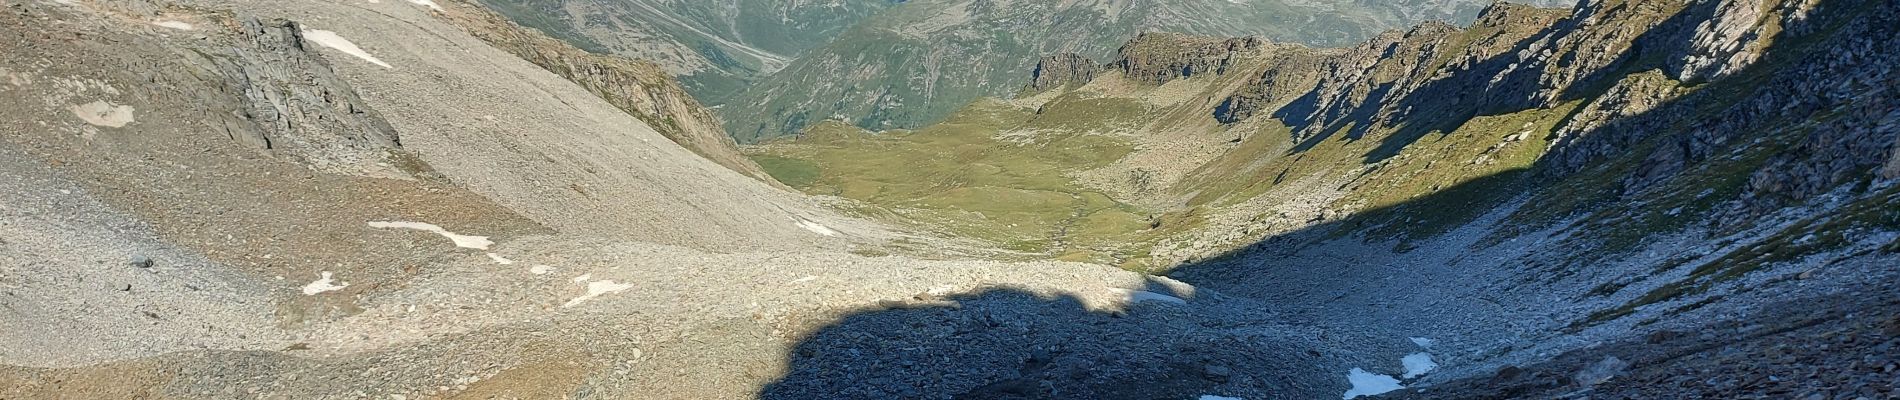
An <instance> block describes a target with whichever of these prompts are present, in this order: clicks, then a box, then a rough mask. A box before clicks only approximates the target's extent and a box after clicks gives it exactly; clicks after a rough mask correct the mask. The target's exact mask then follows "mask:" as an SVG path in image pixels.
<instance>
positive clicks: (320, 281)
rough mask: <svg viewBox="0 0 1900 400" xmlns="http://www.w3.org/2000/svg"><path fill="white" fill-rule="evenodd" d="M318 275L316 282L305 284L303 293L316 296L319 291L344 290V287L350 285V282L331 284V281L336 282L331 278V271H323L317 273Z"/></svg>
mask: <svg viewBox="0 0 1900 400" xmlns="http://www.w3.org/2000/svg"><path fill="white" fill-rule="evenodd" d="M317 276H318V278H317V281H316V282H310V284H308V285H303V294H304V295H305V296H315V295H317V293H323V292H330V291H337V290H343V288H346V287H350V283H349V282H336V284H331V283H330V282H334V280H332V279H331V275H330V271H323V273H321V274H317Z"/></svg>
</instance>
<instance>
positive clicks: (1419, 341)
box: [1408, 337, 1438, 349]
mask: <svg viewBox="0 0 1900 400" xmlns="http://www.w3.org/2000/svg"><path fill="white" fill-rule="evenodd" d="M1408 339H1412V344H1416V345H1418V348H1421V349H1430V348H1432V345H1434V344H1438V341H1436V340H1431V339H1427V338H1422V337H1415V338H1408Z"/></svg>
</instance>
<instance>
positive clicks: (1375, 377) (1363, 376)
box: [1345, 368, 1405, 400]
mask: <svg viewBox="0 0 1900 400" xmlns="http://www.w3.org/2000/svg"><path fill="white" fill-rule="evenodd" d="M1346 381H1347V382H1352V389H1351V390H1347V391H1346V396H1345V398H1346V400H1352V399H1353V398H1357V397H1359V396H1373V395H1378V394H1384V393H1385V392H1390V391H1394V390H1399V389H1404V388H1405V386H1401V385H1399V380H1398V379H1397V378H1393V377H1392V376H1390V375H1379V374H1374V373H1371V372H1366V370H1363V369H1358V368H1353V369H1352V371H1351V372H1347V373H1346Z"/></svg>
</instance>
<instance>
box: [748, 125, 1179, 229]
mask: <svg viewBox="0 0 1900 400" xmlns="http://www.w3.org/2000/svg"><path fill="white" fill-rule="evenodd" d="M1143 110H1144V109H1143V107H1142V106H1141V105H1140V104H1139V103H1137V102H1135V101H1134V100H1128V99H1112V98H1080V97H1072V98H1059V99H1057V100H1055V101H1052V102H1050V103H1049V104H1047V105H1045V106H1044V107H1043V108H1042V109H1041V110H1032V109H1027V108H1021V107H1017V106H1014V105H1010V104H1008V103H1003V102H996V101H982V102H978V103H974V104H972V105H970V106H969V107H966V108H964V109H963V110H962V111H960V112H958V113H957V114H956V115H954V116H952V117H951V118H950V119H949V120H947V121H945V122H943V123H940V124H936V125H932V126H929V127H926V128H923V129H919V130H916V131H886V132H870V131H865V130H863V129H859V128H857V127H855V126H851V125H847V124H843V123H839V122H825V123H820V124H818V125H815V126H813V127H812V128H811V129H810V130H808V132H807V134H806V135H804V136H802V137H799V138H796V139H791V140H779V141H773V142H770V143H766V144H764V145H761V146H758V147H757V148H756V149H755V154H753V155H751V157H752V158H753V159H754V160H756V161H758V162H759V164H760V165H761V166H762V167H764V168H765V169H766V172H767V173H769V174H771V175H772V176H773V177H775V178H778V179H780V180H781V181H783V182H786V183H787V185H790V186H792V187H794V188H797V189H799V190H801V191H805V192H807V193H812V194H823V195H835V196H841V197H846V198H851V199H855V200H859V201H862V202H864V203H865V204H869V205H872V206H874V207H877V208H880V209H883V210H888V212H883V213H876V214H875V215H879V216H884V217H887V218H892V219H897V220H900V221H901V222H907V223H912V224H914V225H917V226H922V227H927V228H932V229H937V230H939V231H940V232H942V233H945V234H950V235H955V236H961V237H968V238H975V239H980V240H985V241H990V242H993V243H996V244H997V245H998V246H1000V247H1003V248H1007V249H1012V250H1016V251H1021V252H1027V253H1036V254H1041V255H1043V257H1046V258H1054V259H1063V260H1072V261H1092V262H1106V263H1122V262H1126V261H1128V260H1131V259H1137V258H1141V257H1143V256H1145V254H1146V249H1145V248H1144V247H1145V246H1146V245H1147V243H1149V242H1151V241H1152V240H1153V239H1154V238H1156V237H1158V235H1159V234H1160V232H1163V231H1169V232H1172V231H1175V230H1162V229H1151V228H1150V226H1151V224H1150V219H1149V215H1152V213H1149V212H1146V211H1143V210H1141V209H1139V208H1137V207H1134V206H1131V205H1128V204H1124V203H1121V202H1118V201H1116V200H1114V199H1112V198H1110V197H1109V196H1107V195H1104V194H1102V193H1099V192H1095V191H1093V190H1090V189H1088V188H1086V187H1084V186H1082V185H1080V184H1077V183H1076V182H1074V178H1072V177H1071V176H1072V175H1073V174H1075V173H1077V172H1081V171H1086V170H1090V169H1095V168H1100V167H1103V166H1106V165H1108V164H1109V163H1112V162H1114V161H1116V160H1119V159H1121V158H1122V157H1125V156H1127V155H1128V153H1129V152H1131V151H1133V147H1132V145H1131V144H1130V143H1129V141H1128V140H1127V139H1126V138H1123V137H1120V136H1114V135H1107V134H1102V133H1101V132H1103V131H1110V130H1115V129H1125V128H1126V127H1127V126H1130V125H1133V124H1137V123H1140V122H1141V119H1140V118H1139V115H1140V113H1142V112H1143ZM1038 111H1040V112H1038ZM1183 224H1184V225H1185V223H1183ZM1181 229H1185V227H1183V228H1181Z"/></svg>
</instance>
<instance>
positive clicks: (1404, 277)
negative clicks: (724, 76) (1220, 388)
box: [753, 0, 1900, 398]
mask: <svg viewBox="0 0 1900 400" xmlns="http://www.w3.org/2000/svg"><path fill="white" fill-rule="evenodd" d="M1896 27H1900V5H1896V3H1894V2H1888V1H1863V0H1825V1H1806V0H1787V1H1750V0H1700V1H1692V2H1686V3H1683V2H1674V1H1649V0H1606V1H1593V2H1586V3H1583V4H1579V5H1578V6H1577V7H1576V8H1574V9H1569V10H1561V9H1539V8H1534V7H1528V6H1522V5H1514V4H1508V3H1500V4H1497V5H1493V6H1491V7H1489V8H1487V9H1486V10H1485V11H1484V12H1483V13H1481V14H1480V15H1479V16H1477V18H1476V19H1475V22H1474V23H1473V24H1472V25H1471V26H1469V27H1464V28H1460V27H1456V26H1452V25H1448V24H1442V23H1427V24H1423V25H1420V26H1418V27H1415V28H1413V29H1410V30H1407V31H1403V32H1388V33H1385V34H1380V35H1377V36H1375V37H1373V38H1372V39H1371V40H1368V41H1366V42H1364V43H1362V44H1359V45H1357V46H1353V47H1348V48H1342V49H1313V48H1308V47H1305V46H1298V45H1291V44H1283V43H1274V42H1267V41H1260V40H1257V39H1224V38H1212V37H1196V36H1186V35H1143V36H1140V37H1138V38H1136V39H1134V40H1132V41H1131V42H1129V43H1127V44H1125V45H1123V46H1122V47H1121V48H1120V51H1119V52H1118V54H1117V55H1116V56H1115V57H1113V58H1112V59H1110V60H1109V61H1108V62H1105V63H1096V62H1092V61H1089V59H1091V58H1094V57H1089V56H1086V55H1073V54H1070V55H1051V56H1048V57H1044V58H1042V59H1041V62H1040V65H1038V66H1036V67H1033V68H1024V69H1023V71H1025V72H1029V74H1027V75H1029V78H1028V79H1025V81H1026V83H1027V85H1026V88H1025V94H1026V96H1024V97H1022V98H1019V99H1015V100H989V101H980V102H977V103H975V104H972V105H970V106H968V107H966V108H964V109H962V110H961V111H959V112H958V113H957V114H955V115H954V116H952V117H950V118H949V119H948V120H947V121H946V122H945V123H942V124H938V125H933V126H929V127H925V128H922V129H918V130H916V131H907V130H891V131H884V132H877V133H871V132H868V131H864V130H862V129H859V128H856V127H851V126H845V125H841V124H825V125H820V127H819V128H817V129H814V130H813V133H812V134H809V135H807V136H806V137H802V138H798V139H796V140H782V141H776V142H770V143H767V144H766V145H764V146H760V147H757V148H754V149H753V151H754V152H755V153H756V154H755V158H757V159H760V160H771V161H772V162H771V163H769V164H767V165H766V166H767V170H768V172H769V173H772V174H773V175H774V176H786V175H792V174H789V173H790V172H798V174H796V175H797V176H800V177H801V178H802V179H799V180H798V182H796V183H793V184H792V185H793V186H795V187H798V188H801V189H802V190H805V191H807V192H810V193H814V194H828V195H837V196H842V197H846V198H850V199H855V200H858V201H859V203H857V207H859V208H858V212H859V213H860V214H863V215H872V216H881V217H883V218H886V219H890V220H895V221H906V222H909V223H915V224H922V225H926V226H935V227H941V229H942V230H943V231H944V232H947V233H951V234H958V235H965V236H970V237H977V238H982V239H986V240H990V241H994V242H998V243H999V244H1002V245H1005V246H1009V247H1011V248H1015V249H1018V250H1022V251H1024V252H1026V253H1028V254H1029V255H1028V256H1031V257H1055V258H1063V259H1074V260H1090V261H1095V262H1104V263H1114V264H1119V265H1122V266H1124V267H1127V268H1139V269H1149V270H1155V271H1170V272H1169V273H1170V276H1172V277H1175V278H1177V279H1181V280H1183V281H1184V282H1188V283H1190V284H1195V285H1199V286H1201V287H1204V288H1208V289H1210V290H1215V291H1219V292H1220V293H1222V294H1225V295H1232V296H1241V297H1249V298H1254V299H1259V300H1264V302H1265V303H1266V304H1275V305H1277V306H1278V307H1279V309H1280V310H1282V311H1284V312H1285V313H1286V315H1287V316H1288V317H1289V318H1292V319H1295V320H1302V321H1335V322H1336V321H1359V323H1360V324H1380V325H1383V326H1387V327H1392V328H1395V329H1397V330H1398V331H1401V332H1411V333H1407V334H1408V335H1409V334H1416V335H1418V336H1420V337H1437V338H1440V339H1450V340H1452V341H1455V342H1456V344H1446V345H1441V347H1438V348H1431V349H1430V350H1432V351H1431V352H1432V353H1433V356H1435V357H1437V359H1438V360H1439V363H1440V364H1441V365H1444V366H1445V367H1446V368H1445V370H1444V371H1443V372H1442V375H1438V376H1436V377H1431V376H1428V377H1427V378H1424V380H1420V381H1413V380H1412V379H1411V378H1409V377H1408V378H1407V380H1406V381H1407V383H1408V384H1419V383H1423V384H1432V383H1442V382H1447V381H1450V380H1453V379H1456V378H1479V379H1477V380H1475V381H1471V382H1467V384H1461V386H1458V387H1459V388H1460V389H1458V390H1457V391H1448V392H1444V393H1439V394H1431V395H1425V396H1423V397H1447V398H1467V397H1485V398H1493V397H1495V398H1518V397H1547V396H1555V395H1557V394H1560V393H1565V392H1571V391H1578V390H1588V388H1589V386H1590V385H1593V384H1596V383H1600V382H1601V381H1600V380H1597V379H1588V378H1584V377H1576V378H1574V379H1572V378H1571V377H1573V376H1585V375H1572V374H1575V373H1579V372H1578V371H1576V370H1574V369H1570V370H1566V368H1588V367H1591V366H1592V365H1593V364H1600V363H1598V362H1599V361H1603V360H1605V359H1606V356H1608V357H1607V358H1614V357H1623V358H1624V360H1627V361H1630V362H1634V363H1637V364H1635V366H1634V367H1629V368H1635V369H1646V370H1642V371H1643V372H1642V374H1644V376H1648V377H1655V379H1658V380H1674V381H1680V382H1682V386H1680V387H1683V388H1688V387H1692V386H1693V387H1695V389H1682V390H1694V391H1686V392H1679V393H1678V392H1671V391H1670V390H1674V389H1665V390H1660V391H1649V392H1638V390H1641V389H1642V388H1643V385H1641V384H1640V383H1632V384H1625V385H1623V386H1620V387H1615V388H1616V390H1618V393H1648V394H1647V395H1637V394H1632V396H1634V397H1654V396H1661V397H1673V396H1690V397H1694V396H1718V397H1733V395H1734V394H1735V393H1738V392H1746V393H1756V394H1762V393H1786V392H1776V391H1775V390H1788V391H1790V392H1794V393H1801V392H1800V391H1806V390H1818V389H1816V388H1819V387H1821V385H1822V384H1811V383H1810V382H1802V383H1798V384H1789V385H1786V386H1783V387H1781V389H1775V388H1766V387H1761V386H1750V384H1748V383H1747V382H1748V380H1749V379H1750V375H1747V374H1750V373H1752V372H1751V371H1756V369H1754V368H1760V369H1759V370H1761V371H1774V370H1778V368H1797V369H1798V368H1800V365H1801V364H1800V363H1801V362H1802V361H1792V360H1793V358H1775V359H1776V360H1781V361H1760V363H1762V364H1761V365H1759V366H1754V365H1755V364H1749V365H1751V366H1750V367H1748V368H1731V369H1725V370H1722V371H1706V370H1705V371H1701V372H1699V373H1700V374H1703V375H1696V374H1697V372H1693V371H1683V370H1669V369H1664V368H1677V367H1679V366H1680V365H1681V364H1673V363H1665V361H1667V360H1671V359H1674V358H1676V357H1680V356H1681V355H1683V354H1690V353H1693V354H1698V355H1699V356H1698V357H1706V359H1705V360H1723V359H1727V360H1730V361H1731V362H1753V361H1754V360H1744V359H1740V358H1729V357H1742V356H1737V354H1744V353H1742V352H1739V351H1732V350H1733V349H1737V347H1731V346H1746V344H1744V343H1760V342H1784V343H1786V342H1792V343H1814V341H1815V340H1825V341H1831V340H1833V339H1817V338H1813V337H1805V336H1799V337H1797V336H1789V335H1796V334H1797V333H1795V332H1808V333H1799V334H1800V335H1809V334H1818V333H1813V332H1816V330H1814V329H1806V328H1805V327H1811V326H1816V325H1814V324H1820V326H1824V327H1827V328H1816V329H1819V330H1821V331H1840V332H1872V331H1871V330H1868V329H1872V330H1878V329H1879V328H1877V327H1875V328H1868V327H1867V326H1863V325H1861V324H1858V322H1852V321H1848V320H1840V319H1839V318H1840V316H1841V315H1853V314H1852V313H1854V312H1855V309H1856V307H1872V308H1874V309H1877V310H1881V311H1875V313H1876V315H1887V314H1885V313H1888V312H1889V310H1892V309H1893V307H1894V306H1895V304H1896V303H1897V302H1900V301H1896V299H1895V297H1894V293H1893V292H1892V291H1891V290H1887V289H1886V288H1888V287H1889V286H1890V285H1887V284H1886V283H1885V282H1887V281H1889V280H1891V279H1893V278H1894V277H1895V276H1896V275H1897V274H1900V271H1896V270H1894V269H1893V268H1892V267H1891V266H1892V265H1895V264H1894V263H1895V262H1896V259H1900V255H1896V254H1895V251H1896V249H1900V208H1896V207H1894V204H1895V203H1894V201H1895V200H1896V199H1897V197H1896V196H1900V187H1896V186H1895V183H1896V181H1895V179H1894V178H1895V176H1894V174H1893V172H1892V169H1891V167H1890V165H1891V163H1892V159H1893V157H1895V155H1894V154H1893V152H1894V151H1895V150H1894V149H1895V146H1896V144H1897V143H1896V137H1897V136H1900V104H1896V101H1897V99H1900V91H1897V90H1900V75H1896V71H1895V69H1896V68H1900V59H1895V58H1894V56H1893V54H1892V53H1891V52H1885V51H1881V50H1879V49H1883V48H1890V47H1892V46H1895V45H1900V32H1896ZM937 149H948V150H943V151H941V152H940V153H933V152H932V151H933V150H937ZM866 154H879V156H863V155H866ZM883 154H892V156H891V157H892V158H894V159H896V160H902V162H888V161H891V160H886V159H885V158H884V157H883V156H882V155H883ZM781 180H784V179H781ZM1839 297H1847V298H1853V299H1857V300H1855V301H1856V302H1855V303H1854V304H1862V305H1858V306H1852V305H1844V306H1840V307H1826V308H1823V309H1819V310H1816V309H1812V308H1810V309H1802V308H1801V307H1800V305H1801V304H1814V303H1811V302H1813V301H1819V300H1815V299H1824V298H1839ZM1843 304H1846V303H1843ZM1343 305H1353V306H1343ZM1748 310H1775V311H1773V312H1774V313H1782V314H1765V315H1755V314H1752V311H1748ZM1738 313H1739V314H1744V315H1748V316H1746V317H1739V318H1741V319H1739V320H1737V319H1736V318H1738V317H1736V315H1738ZM1784 314H1785V315H1786V316H1787V317H1788V318H1789V321H1803V322H1800V323H1799V324H1802V325H1780V324H1765V325H1764V324H1758V323H1756V320H1754V319H1752V318H1760V319H1773V318H1775V317H1773V316H1772V315H1784ZM1879 318H1886V317H1879ZM1315 323H1321V322H1315ZM1791 323H1792V322H1791ZM1849 324H1852V325H1851V326H1850V325H1849ZM1874 325H1878V323H1876V324H1874ZM1500 327H1508V328H1500ZM1837 328H1838V329H1837ZM1700 329H1707V330H1708V331H1710V332H1714V331H1720V332H1728V334H1730V335H1733V336H1731V337H1729V338H1715V337H1708V336H1702V337H1699V338H1690V339H1683V340H1675V339H1670V338H1672V336H1667V335H1671V334H1672V333H1670V332H1675V333H1673V334H1680V332H1682V331H1685V330H1686V331H1690V332H1695V331H1697V330H1700ZM1658 332H1660V333H1658ZM1650 334H1657V335H1664V336H1655V337H1650V338H1648V339H1645V337H1644V335H1650ZM1887 335H1888V336H1886V337H1881V336H1876V338H1877V339H1874V340H1873V341H1871V342H1863V343H1862V344H1859V345H1854V348H1856V349H1861V351H1874V352H1882V351H1883V350H1874V349H1876V348H1890V347H1891V346H1892V345H1893V343H1894V340H1893V336H1896V335H1893V334H1891V333H1889V334H1887ZM1659 338H1661V339H1659ZM1730 339H1732V340H1733V342H1731V341H1730ZM1646 340H1647V342H1648V343H1650V344H1652V345H1654V346H1653V347H1648V348H1645V347H1643V346H1641V343H1644V342H1645V341H1646ZM1605 342H1616V343H1627V344H1629V346H1621V345H1619V346H1618V347H1615V348H1613V349H1612V348H1605V349H1592V348H1590V347H1589V346H1588V344H1589V343H1605ZM1836 343H1837V342H1836ZM1444 346H1449V347H1444ZM1879 346H1888V347H1879ZM1718 351H1719V352H1718ZM1560 353H1565V354H1566V355H1565V358H1564V359H1561V360H1551V359H1550V355H1552V354H1560ZM1890 361H1891V359H1890V358H1878V357H1877V359H1872V360H1863V361H1861V362H1873V363H1877V364H1882V365H1884V363H1888V362H1890ZM1604 362H1605V363H1609V364H1610V365H1612V367H1597V368H1610V369H1614V370H1613V371H1610V372H1606V373H1605V374H1608V375H1605V376H1606V377H1605V378H1604V379H1608V376H1620V375H1621V374H1622V373H1623V370H1621V369H1617V368H1623V367H1616V366H1614V365H1615V364H1617V363H1614V362H1608V361H1604ZM1618 362H1622V361H1618ZM1715 362H1718V363H1719V361H1715ZM1843 362H1845V361H1843ZM1644 363H1649V364H1644ZM1767 363H1785V364H1776V365H1768V364H1767ZM1531 364H1535V365H1534V366H1533V365H1531ZM1579 364H1581V365H1579ZM1514 365H1522V366H1523V369H1530V370H1533V371H1534V375H1532V374H1533V372H1524V373H1525V374H1526V375H1522V376H1520V375H1516V374H1515V373H1516V372H1515V371H1522V370H1523V369H1518V367H1517V366H1514ZM1501 367H1509V368H1503V369H1505V370H1506V372H1498V371H1499V369H1500V368H1501ZM1863 370H1864V369H1860V370H1856V369H1854V368H1852V367H1849V368H1846V369H1843V370H1839V371H1834V372H1830V373H1840V374H1857V373H1860V372H1859V371H1863ZM1386 371H1387V372H1391V371H1396V370H1395V369H1391V368H1388V369H1387V370H1386ZM1670 371H1675V372H1674V374H1675V375H1677V376H1680V378H1674V377H1671V376H1670V375H1671V372H1670ZM1375 372H1379V371H1375ZM1494 372H1498V376H1501V378H1496V379H1495V380H1489V381H1488V380H1487V379H1488V378H1490V377H1491V376H1492V374H1493V373H1494ZM1685 374H1686V376H1685ZM1738 374H1740V375H1738ZM1392 375H1393V376H1398V375H1400V374H1398V373H1392ZM1553 376H1563V377H1566V378H1565V379H1561V380H1552V379H1549V378H1550V377H1553ZM1703 378H1713V379H1710V380H1706V381H1705V380H1703ZM1756 378H1758V376H1757V377H1756ZM1838 378H1839V379H1848V378H1854V379H1852V380H1851V382H1858V383H1852V384H1850V385H1849V386H1853V389H1851V390H1853V391H1860V392H1859V393H1862V394H1867V393H1891V390H1893V385H1891V384H1887V383H1884V382H1883V381H1880V380H1878V379H1876V380H1872V381H1868V380H1864V379H1859V378H1858V377H1852V376H1845V375H1843V376H1839V377H1838ZM1540 379H1541V380H1540ZM1823 381H1824V382H1831V381H1827V380H1823ZM1486 382H1491V384H1493V385H1491V386H1487V383H1486ZM1504 384H1510V385H1518V386H1513V388H1512V389H1510V390H1512V391H1515V392H1510V391H1502V392H1501V391H1497V390H1498V389H1497V388H1498V387H1500V386H1495V385H1504ZM1671 387H1675V386H1671ZM1658 393H1663V394H1658ZM1670 393H1674V394H1670ZM1837 393H1838V392H1837ZM1874 397H1878V395H1875V396H1874Z"/></svg>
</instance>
